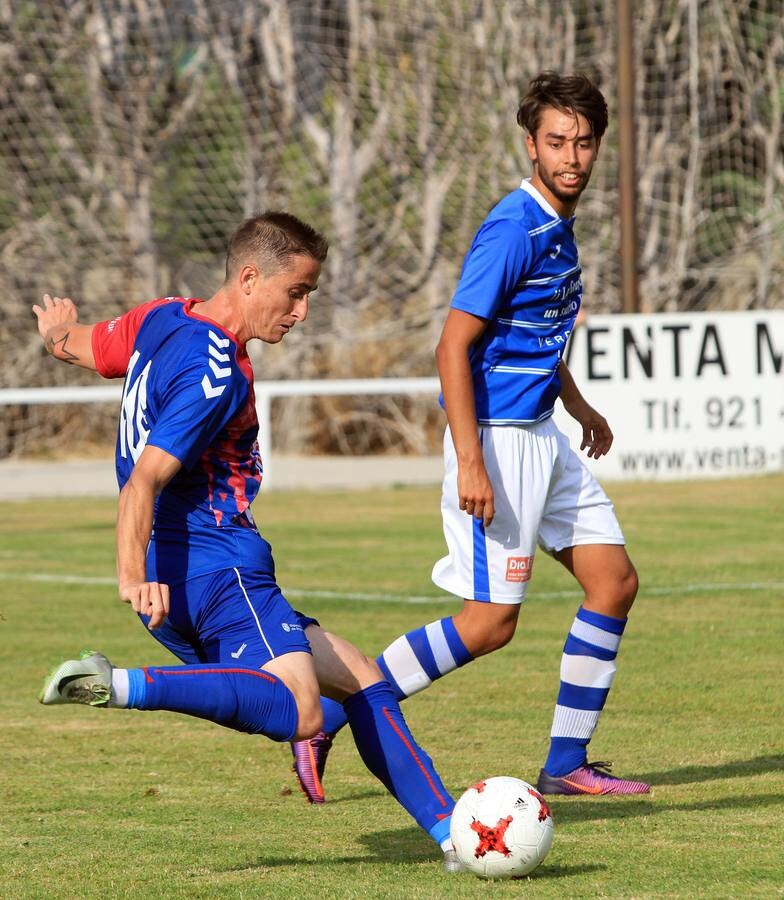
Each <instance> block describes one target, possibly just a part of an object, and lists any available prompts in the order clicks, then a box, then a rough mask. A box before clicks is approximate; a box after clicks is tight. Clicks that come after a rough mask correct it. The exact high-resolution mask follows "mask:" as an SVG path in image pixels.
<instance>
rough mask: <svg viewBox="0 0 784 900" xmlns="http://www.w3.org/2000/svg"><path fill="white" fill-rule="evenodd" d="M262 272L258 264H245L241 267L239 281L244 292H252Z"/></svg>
mask: <svg viewBox="0 0 784 900" xmlns="http://www.w3.org/2000/svg"><path fill="white" fill-rule="evenodd" d="M260 276H261V273H260V272H259V270H258V269H257V268H256V266H252V265H245V266H243V267H242V268H241V269H240V275H239V282H240V289H241V290H242V292H243V293H244V294H251V293H252V292H253V288H254V286H255V284H256V282H257V281H258V279H259V278H260Z"/></svg>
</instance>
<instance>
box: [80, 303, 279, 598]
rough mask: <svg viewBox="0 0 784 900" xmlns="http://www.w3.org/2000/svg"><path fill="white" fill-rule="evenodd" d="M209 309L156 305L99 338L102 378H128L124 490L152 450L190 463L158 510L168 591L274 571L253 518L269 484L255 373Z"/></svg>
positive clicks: (156, 576) (121, 470)
mask: <svg viewBox="0 0 784 900" xmlns="http://www.w3.org/2000/svg"><path fill="white" fill-rule="evenodd" d="M200 302H201V301H199V300H196V299H193V298H191V299H186V298H183V297H166V298H162V299H157V300H152V301H150V302H149V303H145V304H142V305H141V306H137V307H136V308H134V309H132V310H130V311H129V312H127V313H125V314H124V315H122V316H119V317H118V318H116V319H113V320H111V321H109V322H101V323H99V324H98V325H96V326H95V328H94V330H93V338H92V345H93V353H94V356H95V361H96V368H97V370H98V372H99V373H100V374H101V375H103V376H105V377H107V378H116V377H120V376H121V375H124V376H125V386H124V389H123V399H122V405H121V408H120V421H119V428H118V435H117V448H116V454H115V459H116V469H117V481H118V484H119V486H120V489H122V487H123V486H124V485H125V483H126V482H127V480H128V479H129V477H130V475H131V472H132V470H133V466H134V464H135V462H136V460H137V459H138V458H139V456H140V454H141V452H142V450H143V449H144V448H145V447H146V446H154V447H159V448H160V449H162V450H165V451H166V452H167V453H170V454H172V456H175V457H176V458H177V459H178V460H179V461H180V462H181V463H182V468H181V469H180V470H179V472H178V473H177V474H176V475H175V476H174V478H173V479H172V480H171V481H170V482H169V484H167V485H166V487H165V488H164V489H163V491H162V492H161V494H160V495H159V496H158V498H157V500H156V504H155V517H154V523H153V533H152V538H151V541H150V547H149V550H148V554H147V577H148V579H149V580H151V581H160V582H163V583H166V584H178V583H180V582H182V581H185V580H186V579H188V578H194V577H196V576H198V575H206V574H208V573H210V572H215V571H219V570H220V569H225V568H227V567H228V566H243V565H252V566H254V567H256V568H259V567H261V568H262V569H267V568H268V569H269V571H270V572H271V571H272V570H273V563H272V557H271V555H270V553H269V545H268V544H267V542H266V541H263V540H261V539H260V537H259V535H258V532H257V530H256V526H255V524H254V522H253V518H252V516H251V513H250V509H249V507H250V504H251V502H252V501H253V499H254V497H255V496H256V494H257V493H258V490H259V485H260V483H261V476H262V465H261V457H260V454H259V448H258V442H257V436H258V419H257V417H256V406H255V398H254V393H253V369H252V367H251V363H250V360H249V359H248V355H247V353H246V351H245V347H244V345H242V344H241V343H240V342H239V341H238V340H237V338H236V337H235V336H234V335H233V334H231V333H230V332H228V331H227V330H226V329H225V328H223V327H222V326H220V325H218V324H217V323H216V322H213V321H211V320H209V319H207V318H205V317H204V316H200V315H199V313H198V304H199V303H200ZM260 554H261V558H260Z"/></svg>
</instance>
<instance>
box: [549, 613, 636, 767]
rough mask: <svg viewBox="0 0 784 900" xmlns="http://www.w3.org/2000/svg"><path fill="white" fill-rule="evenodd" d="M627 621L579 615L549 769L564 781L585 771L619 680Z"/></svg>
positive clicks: (567, 648)
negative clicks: (603, 713)
mask: <svg viewBox="0 0 784 900" xmlns="http://www.w3.org/2000/svg"><path fill="white" fill-rule="evenodd" d="M625 627H626V619H616V618H613V617H612V616H604V615H602V614H601V613H596V612H589V611H588V610H587V609H583V608H582V607H580V609H579V610H578V611H577V616H576V617H575V620H574V622H573V623H572V628H571V630H570V632H569V634H568V636H567V638H566V643H565V644H564V650H563V656H562V657H561V687H560V689H559V691H558V701H557V705H556V707H555V715H554V716H553V727H552V730H551V732H550V752H549V754H548V756H547V760H546V761H545V764H544V770H545V772H547V773H548V774H549V775H552V776H554V777H556V778H557V777H560V776H562V775H566V774H568V773H569V772H571V771H573V770H574V769H576V768H577V767H578V766H581V765H583V764H584V763H585V762H586V760H587V750H586V748H587V746H588V742H589V741H590V740H591V737H592V736H593V733H594V731H595V730H596V726H597V725H598V724H599V716H600V715H601V711H602V709H603V707H604V704H605V701H606V700H607V695H608V694H609V693H610V687H611V685H612V682H613V678H614V677H615V657H616V656H617V655H618V647H619V645H620V643H621V636H622V635H623V630H624V628H625Z"/></svg>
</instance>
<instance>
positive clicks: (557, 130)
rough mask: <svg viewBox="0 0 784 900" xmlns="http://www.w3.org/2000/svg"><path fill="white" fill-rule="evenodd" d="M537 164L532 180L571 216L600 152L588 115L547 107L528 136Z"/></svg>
mask: <svg viewBox="0 0 784 900" xmlns="http://www.w3.org/2000/svg"><path fill="white" fill-rule="evenodd" d="M525 142H526V147H527V149H528V155H529V156H530V158H531V162H533V164H534V174H533V177H532V178H531V183H532V184H533V185H534V187H535V188H537V190H539V191H540V192H541V193H542V194H543V195H544V197H545V198H546V199H547V200H548V201H549V202H550V204H551V205H552V207H553V209H555V211H556V212H557V213H558V215H560V216H564V217H569V216H571V215H572V213H573V212H574V210H575V207H576V206H577V201H578V200H579V199H580V194H582V192H583V191H584V190H585V188H586V185H587V184H588V179H589V178H590V177H591V169H592V168H593V164H594V162H595V161H596V157H597V156H598V154H599V141H598V140H597V139H596V138H595V137H594V135H593V129H592V128H591V123H590V122H589V121H588V119H586V118H585V116H582V115H580V114H579V113H578V114H577V116H576V117H575V116H573V115H571V114H570V113H565V112H561V111H560V110H558V109H555V108H554V107H552V106H548V107H546V108H545V110H544V111H543V113H542V119H541V121H540V123H539V128H538V129H537V132H536V134H535V135H534V136H531V135H530V134H529V135H528V136H527V137H526V139H525Z"/></svg>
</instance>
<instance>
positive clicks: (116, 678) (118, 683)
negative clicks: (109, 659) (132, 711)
mask: <svg viewBox="0 0 784 900" xmlns="http://www.w3.org/2000/svg"><path fill="white" fill-rule="evenodd" d="M108 705H109V706H120V707H127V706H128V670H127V669H112V695H111V697H110V698H109V704H108Z"/></svg>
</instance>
